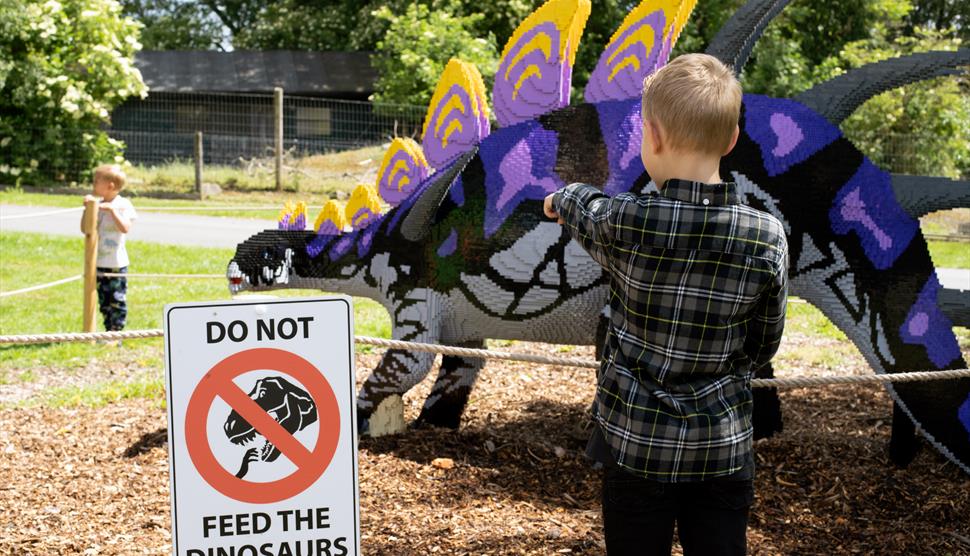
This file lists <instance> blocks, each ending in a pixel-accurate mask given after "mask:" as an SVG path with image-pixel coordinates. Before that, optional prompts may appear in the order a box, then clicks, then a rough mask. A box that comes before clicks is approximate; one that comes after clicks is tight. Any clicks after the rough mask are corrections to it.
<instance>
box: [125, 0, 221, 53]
mask: <svg viewBox="0 0 970 556" xmlns="http://www.w3.org/2000/svg"><path fill="white" fill-rule="evenodd" d="M122 6H123V7H124V10H123V12H122V13H124V15H126V16H129V17H132V18H134V19H136V20H137V21H138V22H139V23H141V24H142V26H143V28H142V31H141V43H142V46H143V47H144V48H145V49H146V50H211V49H214V48H218V47H220V45H221V42H222V39H223V27H222V23H221V22H220V21H219V19H218V18H216V17H215V16H214V15H213V14H212V13H211V12H210V11H209V10H208V9H207V8H206V7H205V6H203V5H202V4H198V3H196V2H189V1H186V0H122Z"/></svg>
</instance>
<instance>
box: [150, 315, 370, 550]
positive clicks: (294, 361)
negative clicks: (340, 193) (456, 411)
mask: <svg viewBox="0 0 970 556" xmlns="http://www.w3.org/2000/svg"><path fill="white" fill-rule="evenodd" d="M165 362H166V387H167V394H168V420H169V428H168V437H169V458H170V466H171V487H172V528H173V532H172V544H173V553H174V554H175V555H176V556H348V555H350V556H356V555H357V554H359V552H360V551H359V545H360V533H359V531H360V527H359V521H360V520H359V503H358V483H357V432H356V417H355V415H354V411H355V402H354V399H355V397H354V357H353V308H352V305H351V302H350V299H349V298H347V297H343V296H339V297H327V298H314V299H299V300H294V299H287V300H273V301H264V300H260V301H258V302H226V303H191V304H177V305H169V306H166V308H165Z"/></svg>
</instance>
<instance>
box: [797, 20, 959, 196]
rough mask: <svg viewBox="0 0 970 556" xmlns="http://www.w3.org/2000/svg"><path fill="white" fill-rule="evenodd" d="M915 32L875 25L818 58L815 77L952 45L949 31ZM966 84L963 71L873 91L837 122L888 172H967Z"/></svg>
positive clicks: (954, 175)
mask: <svg viewBox="0 0 970 556" xmlns="http://www.w3.org/2000/svg"><path fill="white" fill-rule="evenodd" d="M913 32H914V34H915V36H905V35H904V36H896V37H892V36H891V34H892V29H891V28H881V29H876V30H875V31H874V33H873V36H872V37H871V38H869V39H865V40H862V41H856V42H852V43H849V44H848V45H846V46H845V48H844V49H843V50H842V52H841V53H839V55H838V56H833V57H831V58H829V59H827V60H826V61H825V62H823V63H822V64H821V66H820V67H819V68H818V70H817V73H816V80H818V81H824V80H825V79H828V78H830V77H833V76H835V75H838V74H839V73H842V72H843V71H845V70H847V69H850V68H854V67H859V66H862V65H865V64H868V63H872V62H877V61H879V60H884V59H887V58H892V57H895V56H901V55H905V54H910V53H913V52H925V51H928V50H953V49H956V48H958V47H959V46H960V44H961V41H960V40H959V39H956V38H954V37H953V36H952V32H949V33H948V32H940V31H935V30H930V29H925V28H920V27H916V28H915V29H914V30H913ZM968 85H970V82H968V79H967V78H966V77H956V78H955V77H942V78H937V79H932V80H929V81H923V82H920V83H914V84H912V85H907V86H905V87H900V88H898V89H894V90H892V91H887V92H885V93H882V94H881V95H878V96H876V97H873V98H872V99H870V100H868V101H867V102H866V103H865V104H863V105H862V106H860V107H859V109H858V110H856V111H855V112H854V113H853V114H852V115H851V116H849V117H848V118H847V119H846V120H845V121H844V122H843V123H842V130H843V131H844V132H845V134H846V136H847V137H848V138H849V139H850V140H851V141H852V142H853V143H854V144H855V145H856V146H857V147H858V148H859V150H861V151H862V152H864V153H865V154H866V155H867V156H869V158H871V159H872V160H874V161H875V162H877V163H879V164H880V165H881V166H883V167H885V168H887V169H889V170H892V171H894V172H899V173H905V174H915V175H928V176H946V177H950V178H959V177H961V176H967V175H970V95H967V93H966V88H967V87H968Z"/></svg>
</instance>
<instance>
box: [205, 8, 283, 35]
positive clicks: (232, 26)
mask: <svg viewBox="0 0 970 556" xmlns="http://www.w3.org/2000/svg"><path fill="white" fill-rule="evenodd" d="M202 3H203V4H205V6H206V7H207V8H209V10H211V11H212V13H213V14H215V16H216V17H218V18H219V21H221V22H222V24H223V25H225V26H226V28H227V29H229V32H230V33H232V36H233V37H235V36H236V35H238V34H239V33H241V32H243V31H244V30H245V29H247V28H249V26H250V25H253V24H254V23H256V20H257V19H258V18H259V17H260V13H261V12H262V11H263V8H264V6H266V5H267V2H265V1H263V0H202ZM272 4H273V2H270V3H269V5H272Z"/></svg>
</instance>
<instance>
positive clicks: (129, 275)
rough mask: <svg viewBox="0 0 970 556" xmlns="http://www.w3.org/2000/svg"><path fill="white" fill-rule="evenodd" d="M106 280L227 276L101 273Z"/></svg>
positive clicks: (99, 274)
mask: <svg viewBox="0 0 970 556" xmlns="http://www.w3.org/2000/svg"><path fill="white" fill-rule="evenodd" d="M98 276H100V277H104V278H222V279H223V280H225V279H226V275H225V274H149V273H145V272H99V273H98Z"/></svg>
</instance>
